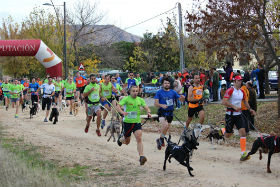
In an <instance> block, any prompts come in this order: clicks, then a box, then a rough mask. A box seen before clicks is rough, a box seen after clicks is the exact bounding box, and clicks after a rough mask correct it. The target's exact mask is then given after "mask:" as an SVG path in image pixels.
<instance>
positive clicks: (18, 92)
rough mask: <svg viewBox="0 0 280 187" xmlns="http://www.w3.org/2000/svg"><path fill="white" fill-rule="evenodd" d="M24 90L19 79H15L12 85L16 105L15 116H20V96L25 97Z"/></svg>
mask: <svg viewBox="0 0 280 187" xmlns="http://www.w3.org/2000/svg"><path fill="white" fill-rule="evenodd" d="M22 90H23V89H22V85H21V84H20V82H19V81H18V80H17V79H15V80H14V83H13V84H12V85H11V86H10V94H11V102H12V107H14V105H16V114H15V118H18V108H19V101H20V98H23V94H22Z"/></svg>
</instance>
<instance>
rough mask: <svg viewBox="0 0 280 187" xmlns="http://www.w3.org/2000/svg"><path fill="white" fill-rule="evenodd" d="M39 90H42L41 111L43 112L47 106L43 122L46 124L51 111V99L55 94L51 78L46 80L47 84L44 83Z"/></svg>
mask: <svg viewBox="0 0 280 187" xmlns="http://www.w3.org/2000/svg"><path fill="white" fill-rule="evenodd" d="M41 88H42V89H43V99H42V110H43V111H44V110H45V108H46V106H47V111H46V116H45V119H44V122H48V116H49V113H50V109H51V104H52V97H53V96H54V93H55V86H54V85H53V80H52V78H51V77H49V78H48V83H44V84H43V85H42V86H41Z"/></svg>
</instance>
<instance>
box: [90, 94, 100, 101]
mask: <svg viewBox="0 0 280 187" xmlns="http://www.w3.org/2000/svg"><path fill="white" fill-rule="evenodd" d="M91 99H93V100H96V99H99V95H98V94H92V95H91Z"/></svg>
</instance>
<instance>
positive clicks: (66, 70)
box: [63, 2, 68, 79]
mask: <svg viewBox="0 0 280 187" xmlns="http://www.w3.org/2000/svg"><path fill="white" fill-rule="evenodd" d="M63 6H64V46H63V54H64V55H63V56H64V71H65V79H67V77H68V67H67V58H66V56H67V54H66V2H64V3H63Z"/></svg>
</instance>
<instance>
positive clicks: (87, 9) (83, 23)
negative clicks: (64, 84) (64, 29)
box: [67, 0, 103, 66]
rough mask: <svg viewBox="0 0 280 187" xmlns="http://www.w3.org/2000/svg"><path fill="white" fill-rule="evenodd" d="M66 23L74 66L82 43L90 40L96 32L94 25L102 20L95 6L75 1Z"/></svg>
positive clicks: (77, 62) (77, 63) (85, 1)
mask: <svg viewBox="0 0 280 187" xmlns="http://www.w3.org/2000/svg"><path fill="white" fill-rule="evenodd" d="M67 18H68V20H67V23H69V25H70V27H71V33H72V35H71V40H72V41H71V48H70V51H74V54H75V62H74V65H75V66H77V65H79V62H80V59H79V51H80V46H81V43H82V41H83V40H84V39H85V38H86V40H90V37H93V34H94V33H95V32H96V29H95V27H94V25H96V24H97V23H99V22H100V21H101V20H102V19H103V15H102V14H100V13H98V12H97V4H96V3H95V4H94V5H91V4H90V2H89V1H87V0H83V1H77V2H76V3H75V5H74V11H73V12H70V13H69V14H68V17H67Z"/></svg>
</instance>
